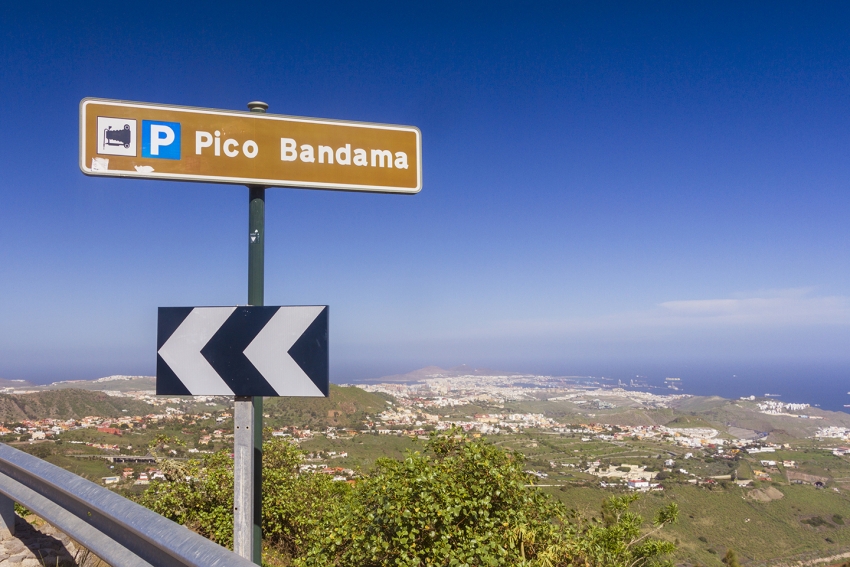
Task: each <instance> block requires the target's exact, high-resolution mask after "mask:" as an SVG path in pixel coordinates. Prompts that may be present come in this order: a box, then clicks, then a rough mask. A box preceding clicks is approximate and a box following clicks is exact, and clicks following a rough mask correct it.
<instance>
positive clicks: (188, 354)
mask: <svg viewBox="0 0 850 567" xmlns="http://www.w3.org/2000/svg"><path fill="white" fill-rule="evenodd" d="M328 384H329V373H328V306H327V305H299V306H294V307H292V306H288V307H160V308H159V322H158V329H157V357H156V393H157V394H160V395H172V396H202V395H205V396H216V395H218V396H325V397H327V396H328V389H329V385H328Z"/></svg>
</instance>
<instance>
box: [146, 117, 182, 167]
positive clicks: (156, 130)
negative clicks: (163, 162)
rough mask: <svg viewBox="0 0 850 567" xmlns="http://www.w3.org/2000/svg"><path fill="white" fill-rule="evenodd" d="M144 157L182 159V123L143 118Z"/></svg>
mask: <svg viewBox="0 0 850 567" xmlns="http://www.w3.org/2000/svg"><path fill="white" fill-rule="evenodd" d="M142 157H146V158H159V159H180V123H179V122H158V121H156V120H142Z"/></svg>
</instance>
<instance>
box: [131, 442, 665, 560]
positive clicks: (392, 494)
mask: <svg viewBox="0 0 850 567" xmlns="http://www.w3.org/2000/svg"><path fill="white" fill-rule="evenodd" d="M301 459H302V455H301V453H300V452H299V451H298V449H297V448H295V447H293V446H292V445H290V444H288V443H286V442H285V441H282V440H274V441H271V442H269V443H266V444H264V454H263V535H264V543H265V545H266V546H267V547H273V548H274V549H275V550H276V551H277V552H278V553H279V554H280V555H282V556H283V558H284V561H285V562H287V563H291V564H292V565H295V566H299V567H314V566H315V567H317V566H322V567H325V566H336V567H379V566H380V567H383V566H387V567H388V566H390V565H392V566H398V567H406V566H409V567H413V566H420V565H446V566H449V565H457V566H461V565H476V566H482V567H484V566H500V565H518V566H523V567H538V566H539V567H544V566H545V567H565V566H567V565H583V566H584V567H620V566H623V567H625V566H631V567H651V566H655V565H659V564H662V563H663V559H664V556H665V555H666V554H668V553H670V552H671V551H673V550H674V548H675V546H674V544H672V543H670V542H666V541H662V540H660V539H657V538H656V537H654V534H655V533H656V532H657V531H658V530H660V529H661V528H662V527H663V526H665V525H667V524H669V523H671V522H674V521H676V517H677V512H678V511H677V508H676V505H675V504H671V505H669V506H667V507H665V508H662V509H661V510H660V511H659V512H658V514H657V515H656V518H655V521H654V522H653V524H654V525H653V527H652V528H650V529H647V528H646V527H645V526H644V521H643V519H642V518H641V516H639V515H637V514H635V513H634V512H632V511H630V508H629V507H630V504H631V503H632V502H633V501H634V500H635V499H636V498H637V497H636V496H634V495H628V496H614V497H612V498H609V499H607V500H605V502H604V503H603V505H602V510H601V514H600V517H598V518H584V517H582V516H580V515H578V514H577V513H575V512H572V511H569V510H567V509H566V508H565V507H564V506H563V505H562V504H561V503H559V502H558V501H557V500H555V499H553V498H551V497H549V496H548V495H546V494H545V493H544V492H542V491H540V490H539V489H538V488H536V487H534V486H533V485H532V478H531V477H530V476H529V475H527V474H526V473H524V472H523V468H524V464H525V462H524V458H523V456H522V455H521V454H519V453H514V452H510V451H506V450H504V449H501V448H498V447H495V446H493V445H490V444H488V443H486V442H485V441H482V440H471V439H469V438H467V437H465V436H463V435H461V434H459V433H458V432H450V433H449V434H443V435H435V436H433V437H432V438H431V441H429V443H428V444H427V446H426V447H425V450H424V451H422V452H412V453H409V454H408V455H407V457H406V458H405V459H404V460H402V461H398V460H394V459H380V460H379V461H378V462H377V463H376V466H375V469H374V470H373V471H371V472H369V473H368V474H366V475H364V477H363V478H362V479H361V480H359V481H358V482H357V483H356V484H355V486H354V487H351V486H349V485H348V484H347V483H344V482H333V481H332V480H331V479H330V478H329V476H328V475H324V474H314V473H304V474H299V472H298V464H299V463H300V462H301ZM162 468H163V471H164V472H165V473H166V477H167V480H166V481H161V482H155V483H152V484H151V485H150V487H149V488H148V489H147V490H146V491H145V493H144V494H143V495H142V496H141V497H140V502H141V503H142V504H144V505H146V506H148V507H150V508H151V509H153V510H155V511H157V512H159V513H160V514H163V515H164V516H166V517H168V518H170V519H172V520H175V521H177V522H180V523H183V524H185V525H187V526H189V527H190V528H192V529H194V530H195V531H197V532H199V533H201V534H203V535H205V536H207V537H209V538H211V539H213V540H214V541H216V542H218V543H221V544H222V545H227V546H231V545H232V532H233V516H232V502H233V501H232V498H233V463H232V460H231V458H230V456H229V455H228V454H227V453H217V454H213V455H208V456H205V458H204V459H203V460H200V461H187V462H185V463H176V462H173V461H171V462H165V463H163V464H162Z"/></svg>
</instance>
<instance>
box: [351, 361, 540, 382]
mask: <svg viewBox="0 0 850 567" xmlns="http://www.w3.org/2000/svg"><path fill="white" fill-rule="evenodd" d="M523 374H525V373H523V372H504V371H501V370H493V369H491V368H473V367H472V366H468V365H466V364H461V365H460V366H454V367H452V368H441V367H439V366H426V367H425V368H420V369H418V370H413V371H411V372H407V373H406V374H393V375H391V376H381V377H380V378H366V379H364V380H357V381H355V382H354V383H357V384H381V383H391V382H392V383H403V382H421V381H422V380H425V379H426V378H431V377H432V376H435V375H440V376H445V377H447V378H451V377H452V376H522V375H523Z"/></svg>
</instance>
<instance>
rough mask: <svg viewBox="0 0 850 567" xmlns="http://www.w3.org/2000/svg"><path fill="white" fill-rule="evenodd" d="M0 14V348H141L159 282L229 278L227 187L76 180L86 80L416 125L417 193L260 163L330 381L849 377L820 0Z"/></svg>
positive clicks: (834, 134)
mask: <svg viewBox="0 0 850 567" xmlns="http://www.w3.org/2000/svg"><path fill="white" fill-rule="evenodd" d="M0 22H2V25H0V29H2V34H0V85H2V87H0V163H2V164H3V171H4V173H3V175H2V177H0V321H1V322H2V324H0V377H5V378H26V379H31V380H36V381H52V380H60V379H70V378H95V377H99V376H103V375H108V374H119V373H121V374H136V373H139V374H152V373H153V372H154V368H155V359H156V356H155V343H156V337H155V334H156V308H157V307H159V306H180V305H233V304H240V303H245V301H246V299H247V298H246V295H247V291H246V271H247V246H246V238H245V236H246V228H247V189H245V188H244V187H239V186H227V185H208V184H189V183H169V182H161V181H140V180H121V179H101V178H88V177H85V176H84V175H82V173H80V171H79V169H78V167H77V152H78V138H77V136H78V115H77V113H78V105H79V102H80V99H82V98H83V97H87V96H95V97H104V98H116V99H125V100H138V101H146V102H161V103H170V104H181V105H188V106H203V107H212V108H226V109H244V108H245V103H247V102H248V101H250V100H255V99H260V100H264V101H266V102H268V103H269V105H270V110H269V111H270V112H277V113H282V114H292V115H301V116H316V117H328V118H340V119H349V120H366V121H374V122H388V123H398V124H412V125H415V126H417V127H419V128H420V129H421V131H422V135H423V164H424V176H423V177H424V188H423V190H422V192H421V193H420V194H418V195H415V196H398V195H366V194H357V193H341V192H325V191H310V190H294V189H271V190H269V191H268V194H267V217H266V219H267V230H268V234H267V248H266V254H267V257H266V270H267V271H266V304H269V305H275V304H329V305H330V306H331V353H332V379H333V380H334V381H337V382H345V381H347V380H350V379H355V378H362V377H365V376H378V375H382V374H389V373H396V372H404V371H408V370H412V369H414V368H417V367H420V366H425V365H428V364H436V365H442V366H453V365H456V364H461V363H467V364H471V365H475V366H489V367H495V368H502V369H507V370H518V371H536V372H551V373H559V374H579V373H581V374H584V373H586V374H600V373H606V372H608V373H610V372H615V373H616V372H620V373H623V374H624V375H628V374H630V373H640V372H642V371H646V369H651V370H652V371H653V372H657V373H658V375H659V376H662V375H674V374H679V373H684V374H686V375H687V372H689V371H690V372H692V373H699V372H698V369H700V368H702V369H703V372H704V373H705V372H707V371H706V370H705V369H711V368H721V367H722V368H723V369H724V370H723V372H726V370H728V369H734V368H736V367H741V368H743V367H755V366H758V365H767V366H771V365H772V367H783V366H785V367H791V366H794V367H795V368H804V367H806V365H822V366H823V365H826V366H829V367H830V368H833V369H838V371H839V373H840V374H842V375H844V376H846V375H847V374H850V348H848V347H850V283H848V282H850V277H848V276H850V222H848V221H850V190H848V189H850V187H848V185H850V160H848V155H850V114H848V108H850V7H848V5H847V4H845V3H840V2H823V3H817V4H809V3H802V2H800V3H782V2H769V3H768V2H763V3H749V4H743V5H742V4H741V3H731V2H730V3H702V4H697V3H681V2H669V3H663V2H658V3H651V4H646V3H639V4H635V3H590V2H581V3H578V2H576V3H570V2H552V3H538V4H534V5H529V3H492V2H488V3H484V2H478V3H473V2H468V3H458V2H451V3H449V2H446V3H442V2H429V3H420V4H419V5H414V3H398V2H394V3H390V2H374V3H363V4H356V3H334V2H324V3H316V4H315V5H313V4H312V3H277V2H274V3H272V2H269V3H262V2H260V3H252V4H250V5H248V4H244V5H243V4H238V3H220V4H217V3H210V2H198V3H177V2H171V3H152V4H151V3H149V4H145V5H144V6H142V5H140V4H138V3H134V4H132V5H131V6H129V7H123V6H121V5H119V4H118V3H86V2H80V3H56V4H55V5H51V4H49V3H45V4H35V5H20V6H9V5H4V6H3V7H2V8H0ZM730 372H731V370H730Z"/></svg>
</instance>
